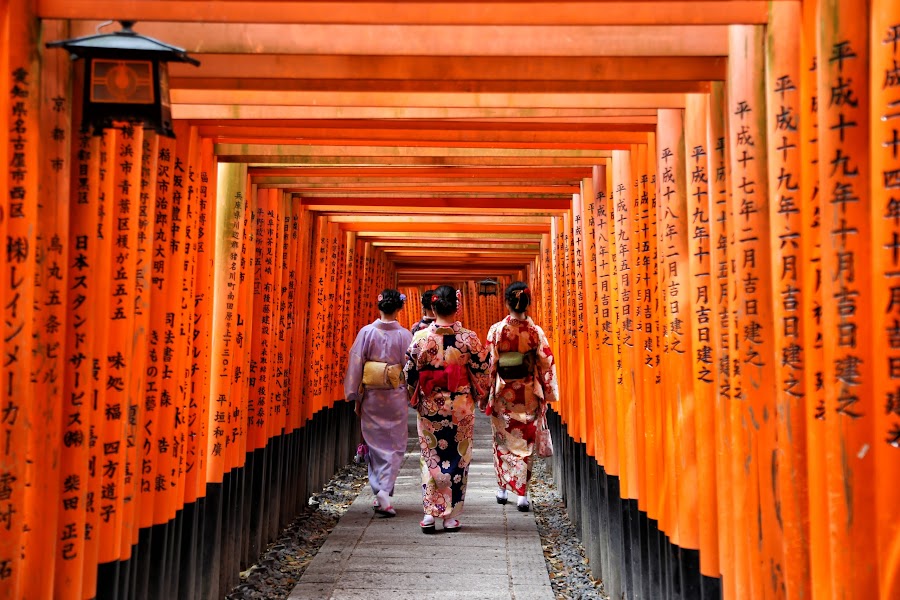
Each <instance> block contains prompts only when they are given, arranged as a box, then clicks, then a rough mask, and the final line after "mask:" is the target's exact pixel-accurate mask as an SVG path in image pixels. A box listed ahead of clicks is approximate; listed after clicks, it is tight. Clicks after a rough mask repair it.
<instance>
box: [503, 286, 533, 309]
mask: <svg viewBox="0 0 900 600" xmlns="http://www.w3.org/2000/svg"><path fill="white" fill-rule="evenodd" d="M529 304H531V290H529V289H528V284H526V283H525V282H523V281H515V282H513V283H511V284H509V287H507V288H506V305H507V306H509V308H510V309H512V310H513V311H514V312H517V313H523V312H525V311H526V310H528V305H529Z"/></svg>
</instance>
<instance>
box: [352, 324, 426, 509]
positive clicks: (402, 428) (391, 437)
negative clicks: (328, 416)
mask: <svg viewBox="0 0 900 600" xmlns="http://www.w3.org/2000/svg"><path fill="white" fill-rule="evenodd" d="M410 341H412V334H411V333H410V332H409V330H407V329H406V328H405V327H403V326H402V325H400V323H398V322H397V321H390V322H384V321H382V320H381V319H376V320H375V322H374V323H371V324H369V325H366V326H365V327H363V328H362V329H360V330H359V333H358V334H357V335H356V341H354V342H353V347H352V348H350V360H349V361H348V363H347V375H346V376H345V377H344V395H345V397H346V398H347V400H353V401H356V402H361V406H360V421H361V427H362V435H363V439H364V440H365V442H366V444H367V445H368V446H369V484H370V485H371V486H372V492H374V493H376V494H377V493H378V492H379V491H380V490H384V491H386V492H387V493H388V494H389V495H392V494H393V493H394V482H395V481H396V480H397V474H398V473H399V472H400V463H401V462H402V461H403V454H404V452H405V451H406V439H407V431H406V415H407V411H408V404H407V395H406V386H404V385H402V384H401V385H400V387H398V388H397V389H395V390H365V392H364V393H363V396H362V397H360V395H359V384H360V382H361V381H362V375H363V365H365V363H366V362H367V361H376V362H384V363H388V364H393V365H396V364H400V365H402V364H403V363H404V362H405V360H406V349H407V348H408V347H409V343H410Z"/></svg>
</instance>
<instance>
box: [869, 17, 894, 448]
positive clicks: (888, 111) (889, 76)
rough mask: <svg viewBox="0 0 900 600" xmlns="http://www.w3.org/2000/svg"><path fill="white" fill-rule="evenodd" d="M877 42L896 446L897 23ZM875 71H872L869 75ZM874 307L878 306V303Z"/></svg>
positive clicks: (890, 440) (889, 395)
mask: <svg viewBox="0 0 900 600" xmlns="http://www.w3.org/2000/svg"><path fill="white" fill-rule="evenodd" d="M881 43H882V49H881V51H882V52H887V53H889V56H890V60H889V61H885V62H888V63H889V64H890V65H891V66H890V67H888V68H885V70H884V76H883V79H882V92H883V94H884V95H885V96H886V97H885V102H884V107H883V109H882V110H883V112H882V114H881V115H879V116H880V119H881V121H882V122H883V123H885V124H886V125H887V127H885V128H884V129H883V130H882V131H883V133H882V139H881V144H880V145H881V154H882V156H881V163H882V171H881V181H880V182H878V181H873V182H872V185H873V186H874V185H879V184H880V185H881V186H882V188H883V189H884V190H885V192H886V194H885V196H886V200H885V203H884V206H882V207H877V206H876V207H874V209H873V210H875V211H879V210H880V211H881V214H882V218H883V219H884V220H885V225H886V227H884V229H883V231H884V232H885V235H884V236H883V237H882V239H881V240H879V244H878V245H879V246H880V247H881V248H880V250H881V252H882V260H881V263H882V264H884V265H887V266H888V267H889V270H887V271H886V272H884V273H883V276H884V277H885V279H886V282H885V285H886V287H887V292H888V293H887V298H888V302H887V306H886V307H885V311H886V318H885V320H884V322H885V324H886V325H885V334H886V335H885V338H886V339H887V349H886V350H887V352H886V356H885V357H884V359H883V360H886V361H887V375H888V379H889V381H890V389H888V391H887V392H886V396H885V398H884V412H885V415H886V416H887V422H888V429H887V431H886V432H884V441H885V442H886V443H887V444H889V445H890V446H893V447H894V448H900V23H897V24H893V25H890V26H889V27H888V29H887V32H886V33H885V36H884V38H883V39H882V41H881ZM877 51H878V50H876V52H877ZM878 75H879V74H878V73H873V79H875V77H877V76H878ZM877 250H878V248H877V247H876V251H877ZM875 309H876V310H879V309H880V307H875ZM895 384H896V385H895Z"/></svg>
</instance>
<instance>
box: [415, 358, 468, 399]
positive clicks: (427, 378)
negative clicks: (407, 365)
mask: <svg viewBox="0 0 900 600" xmlns="http://www.w3.org/2000/svg"><path fill="white" fill-rule="evenodd" d="M465 381H466V372H465V369H464V368H463V367H462V366H460V365H457V364H452V365H447V366H446V367H443V368H441V369H427V370H424V371H419V385H420V386H421V387H422V392H423V393H424V394H425V395H427V396H430V395H431V392H432V391H434V388H441V389H443V390H446V391H448V392H455V391H456V390H457V388H459V387H460V385H462V384H463V383H464V382H465Z"/></svg>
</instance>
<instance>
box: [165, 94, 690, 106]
mask: <svg viewBox="0 0 900 600" xmlns="http://www.w3.org/2000/svg"><path fill="white" fill-rule="evenodd" d="M170 96H171V101H172V104H227V105H255V106H285V105H289V106H330V107H351V106H371V107H375V106H377V107H400V108H410V107H421V108H470V107H473V106H480V107H485V108H504V109H535V108H537V109H540V108H545V109H546V108H550V109H553V108H563V109H585V108H589V109H597V108H684V94H678V93H661V94H652V93H633V94H631V93H629V94H600V93H596V94H594V93H572V94H503V93H470V92H465V91H462V92H446V93H439V92H328V91H325V92H280V93H278V94H273V93H271V92H260V91H256V90H231V89H222V90H179V89H173V90H172V92H171V94H170Z"/></svg>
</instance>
